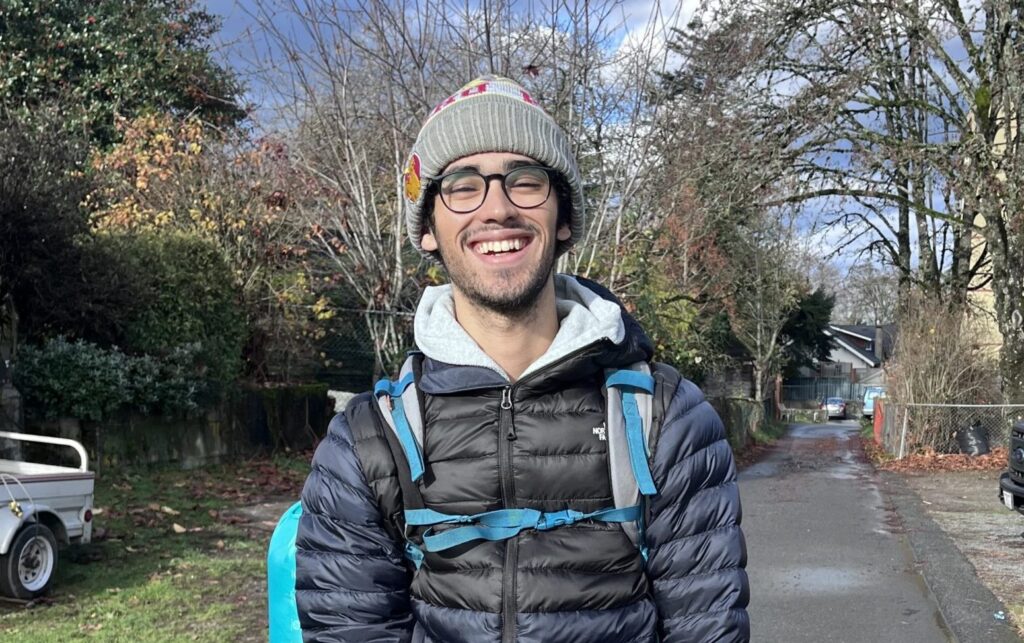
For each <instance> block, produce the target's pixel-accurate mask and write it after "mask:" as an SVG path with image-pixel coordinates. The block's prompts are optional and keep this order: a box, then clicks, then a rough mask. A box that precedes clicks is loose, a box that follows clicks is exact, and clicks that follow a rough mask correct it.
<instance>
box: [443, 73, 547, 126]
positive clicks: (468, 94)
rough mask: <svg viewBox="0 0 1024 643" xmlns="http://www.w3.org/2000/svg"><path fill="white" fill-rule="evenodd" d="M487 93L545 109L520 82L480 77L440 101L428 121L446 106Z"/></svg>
mask: <svg viewBox="0 0 1024 643" xmlns="http://www.w3.org/2000/svg"><path fill="white" fill-rule="evenodd" d="M485 94H500V95H502V96H508V97H510V98H515V99H517V100H521V101H523V102H524V103H526V104H527V105H532V106H534V107H536V108H538V109H540V110H541V111H542V112H543V111H544V110H543V109H542V108H541V107H540V105H538V104H537V101H535V100H533V96H530V94H529V93H527V91H526V90H525V89H523V88H522V87H520V86H519V84H518V83H516V82H514V81H512V80H509V79H507V78H493V77H492V78H478V79H476V80H473V81H470V82H469V83H467V84H466V85H464V86H463V87H462V88H461V89H460V90H459V91H457V92H455V93H454V94H452V95H451V96H449V97H448V98H446V99H444V100H443V101H441V102H440V103H438V104H437V107H435V108H434V109H433V110H431V112H430V115H429V116H428V117H427V121H430V119H432V118H433V117H434V116H437V115H438V114H439V113H440V112H442V111H443V110H444V109H445V108H446V107H449V106H451V105H454V104H455V103H458V102H460V101H463V100H466V99H467V98H473V97H475V96H483V95H485Z"/></svg>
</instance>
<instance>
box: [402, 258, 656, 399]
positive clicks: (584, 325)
mask: <svg viewBox="0 0 1024 643" xmlns="http://www.w3.org/2000/svg"><path fill="white" fill-rule="evenodd" d="M555 306H556V307H557V311H558V319H559V327H558V333H557V334H556V335H555V339H554V341H552V342H551V346H549V347H548V350H547V351H546V352H545V353H544V354H543V355H541V356H540V357H539V358H537V360H536V361H535V362H534V363H533V364H531V365H530V366H529V367H527V369H526V370H525V371H523V374H522V375H521V376H520V379H521V378H523V377H525V376H527V375H529V374H530V373H532V372H534V371H536V370H538V369H540V368H543V367H544V366H547V365H548V364H551V363H553V362H556V361H558V360H559V359H561V358H562V357H565V356H566V355H568V354H570V353H572V352H574V351H576V350H579V349H581V348H583V347H585V346H588V345H590V344H593V343H595V342H598V341H600V340H602V339H607V340H609V341H610V342H611V343H612V344H615V345H617V346H619V347H620V348H624V349H627V352H630V353H634V352H636V351H637V350H640V351H642V352H644V353H645V354H646V356H647V358H648V359H649V358H650V355H651V352H652V351H651V348H652V347H651V343H650V340H649V339H647V336H646V335H644V333H643V331H642V330H641V329H640V326H639V324H637V323H636V321H635V320H634V319H633V318H632V317H630V316H629V314H627V313H626V312H625V310H623V308H622V306H621V305H620V304H619V302H618V300H617V299H615V297H614V295H612V294H611V293H610V292H609V291H608V290H606V289H604V288H603V287H601V286H599V285H597V284H596V283H594V282H592V281H589V280H586V279H583V278H580V277H572V276H569V275H562V274H556V275H555ZM414 331H415V337H416V345H417V347H418V348H419V349H420V350H421V351H422V352H423V354H424V355H426V356H427V357H428V358H430V359H431V360H433V361H435V362H442V363H445V364H451V365H456V366H474V367H480V368H485V369H488V370H490V371H493V372H495V373H497V374H499V375H500V376H501V377H502V378H504V379H505V380H506V381H509V380H510V378H509V376H508V374H507V373H506V372H505V371H504V370H503V369H502V368H501V367H500V366H498V364H497V363H496V362H495V361H494V360H493V359H491V358H490V357H489V356H488V355H487V354H486V353H485V352H484V351H483V349H481V348H480V346H479V345H478V344H477V343H476V341H474V340H473V338H472V337H470V336H469V334H468V333H467V332H466V331H465V329H463V328H462V326H460V325H459V323H458V321H456V319H455V303H454V300H453V298H452V287H451V285H450V284H446V285H444V286H433V287H429V288H427V289H426V290H425V291H424V293H423V297H422V298H421V299H420V303H419V306H418V307H417V309H416V318H415V322H414Z"/></svg>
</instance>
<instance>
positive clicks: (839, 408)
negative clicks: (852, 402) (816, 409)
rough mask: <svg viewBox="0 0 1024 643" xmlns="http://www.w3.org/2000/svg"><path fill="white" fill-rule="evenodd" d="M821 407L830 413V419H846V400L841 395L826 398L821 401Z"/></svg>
mask: <svg viewBox="0 0 1024 643" xmlns="http://www.w3.org/2000/svg"><path fill="white" fill-rule="evenodd" d="M821 409H822V410H824V411H825V412H826V413H827V414H828V419H830V420H831V419H832V418H841V419H843V420H845V419H846V400H844V399H843V398H841V397H829V398H825V401H824V402H822V403H821Z"/></svg>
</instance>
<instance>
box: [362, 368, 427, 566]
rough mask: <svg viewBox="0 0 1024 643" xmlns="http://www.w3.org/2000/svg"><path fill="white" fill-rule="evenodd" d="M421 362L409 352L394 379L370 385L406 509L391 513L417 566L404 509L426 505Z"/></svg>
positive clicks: (416, 550)
mask: <svg viewBox="0 0 1024 643" xmlns="http://www.w3.org/2000/svg"><path fill="white" fill-rule="evenodd" d="M422 364H423V355H422V354H421V353H415V352H414V353H411V354H410V355H409V357H407V358H406V360H405V363H404V364H403V365H402V369H401V371H399V377H398V381H397V382H392V381H391V380H387V379H382V380H380V381H379V382H377V384H376V385H375V386H374V387H373V392H374V396H375V397H376V398H377V405H378V408H379V410H380V413H379V417H380V418H381V419H382V420H383V424H384V425H385V427H386V428H385V429H384V437H385V439H386V441H387V444H388V448H389V449H390V450H391V456H392V458H393V459H394V461H395V475H396V476H397V477H398V485H399V487H400V488H401V489H402V504H403V505H404V507H405V511H403V512H399V513H398V514H396V515H394V516H391V518H392V520H393V521H394V522H395V523H396V526H397V527H398V529H399V531H400V532H401V534H402V538H403V539H404V540H405V557H406V558H407V559H409V560H410V561H411V562H412V563H413V565H415V567H416V569H419V568H420V565H422V564H423V551H422V550H421V549H420V547H419V546H418V545H416V543H414V542H413V541H412V539H411V537H410V533H409V527H410V526H412V525H411V523H410V522H409V521H408V519H407V518H406V517H405V513H406V512H408V511H419V510H424V509H425V506H426V505H425V504H424V502H423V495H422V494H421V493H420V489H419V484H418V483H419V481H420V480H422V479H423V475H424V473H425V467H424V461H423V415H422V412H421V409H422V404H421V400H420V394H419V391H418V390H417V387H416V386H415V383H416V378H418V377H419V375H420V368H421V367H422Z"/></svg>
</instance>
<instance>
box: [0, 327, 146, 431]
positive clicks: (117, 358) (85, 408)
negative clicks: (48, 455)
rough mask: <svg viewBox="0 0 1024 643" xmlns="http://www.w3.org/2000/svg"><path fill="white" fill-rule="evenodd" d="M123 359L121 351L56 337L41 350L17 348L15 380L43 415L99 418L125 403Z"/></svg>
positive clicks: (49, 416) (29, 403) (33, 407)
mask: <svg viewBox="0 0 1024 643" xmlns="http://www.w3.org/2000/svg"><path fill="white" fill-rule="evenodd" d="M126 362H127V357H126V356H125V355H124V354H123V353H121V352H120V351H117V350H106V349H104V348H101V347H99V346H97V345H95V344H91V343H89V342H85V341H82V340H79V341H77V342H73V343H72V342H69V341H67V340H66V339H65V338H63V337H57V338H56V339H52V340H50V341H48V342H47V343H46V344H45V345H44V346H42V347H41V348H37V347H34V346H23V347H21V350H20V351H19V353H18V359H17V362H16V364H15V367H14V383H15V386H17V387H18V389H19V390H20V391H21V393H22V395H24V396H25V402H26V405H27V406H28V408H29V409H30V410H32V411H35V412H37V413H39V414H41V415H43V416H44V417H47V418H51V419H52V418H56V417H61V416H71V417H77V418H81V419H83V420H101V419H103V418H104V417H107V416H108V415H110V413H112V412H113V411H115V410H116V409H118V408H119V407H121V406H123V405H124V404H126V403H127V402H128V396H129V393H128V391H129V389H128V386H127V382H128V379H127V363H126Z"/></svg>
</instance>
